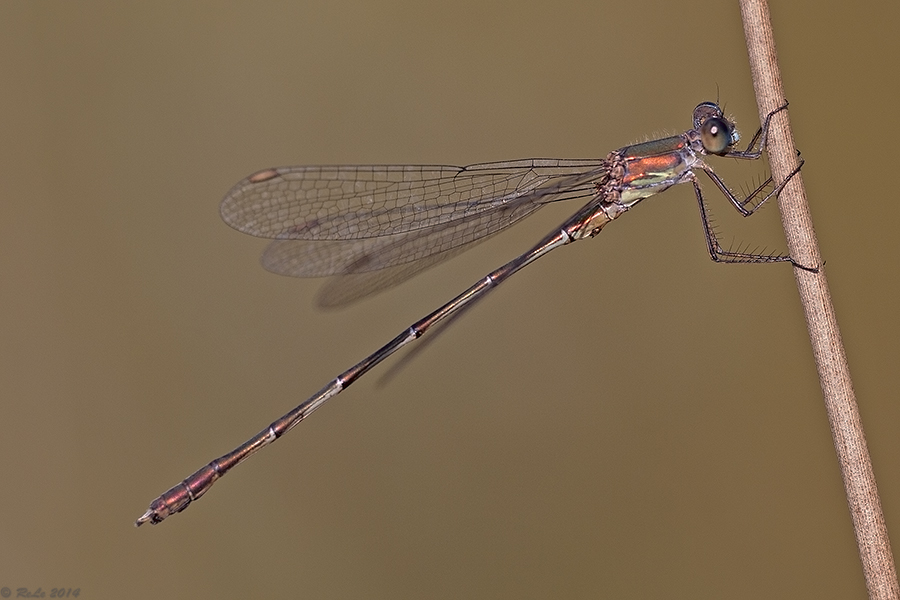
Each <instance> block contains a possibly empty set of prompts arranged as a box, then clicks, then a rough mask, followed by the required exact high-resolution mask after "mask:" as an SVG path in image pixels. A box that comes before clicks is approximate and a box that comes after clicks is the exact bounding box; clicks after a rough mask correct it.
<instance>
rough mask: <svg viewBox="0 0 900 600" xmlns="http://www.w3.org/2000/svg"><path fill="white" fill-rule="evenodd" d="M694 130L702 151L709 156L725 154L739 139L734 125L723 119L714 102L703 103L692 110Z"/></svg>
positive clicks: (719, 109)
mask: <svg viewBox="0 0 900 600" xmlns="http://www.w3.org/2000/svg"><path fill="white" fill-rule="evenodd" d="M694 130H695V131H697V132H698V133H699V134H700V141H701V143H702V144H703V149H704V150H706V151H707V152H708V153H710V154H725V153H726V152H728V150H729V149H730V148H731V147H732V146H734V145H735V144H737V143H738V140H740V139H741V136H740V134H739V133H738V131H737V129H736V128H735V126H734V123H732V122H731V121H729V120H728V119H726V118H725V116H724V115H723V114H722V109H721V108H719V105H718V104H716V103H714V102H703V103H701V104H698V105H697V108H695V109H694Z"/></svg>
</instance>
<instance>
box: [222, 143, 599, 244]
mask: <svg viewBox="0 0 900 600" xmlns="http://www.w3.org/2000/svg"><path fill="white" fill-rule="evenodd" d="M605 164H606V163H605V161H603V160H597V159H593V160H559V159H526V160H518V161H511V162H499V163H483V164H477V165H470V166H468V167H450V166H378V165H375V166H324V167H321V166H320V167H281V168H275V169H267V170H265V171H260V172H259V173H256V174H254V175H251V176H250V177H247V178H246V179H244V180H243V181H241V182H239V183H238V184H237V185H235V186H234V187H233V188H232V189H231V191H229V192H228V194H227V195H226V196H225V199H224V200H223V201H222V205H221V213H222V218H223V219H224V220H225V222H226V223H228V224H229V225H230V226H232V227H234V228H235V229H237V230H239V231H242V232H244V233H248V234H251V235H255V236H259V237H267V238H275V239H288V240H358V239H364V238H372V237H380V236H386V235H387V236H391V235H395V234H402V233H406V232H410V231H413V230H417V229H431V228H435V227H439V226H442V225H444V224H446V223H449V222H452V221H458V220H468V219H471V218H472V217H474V216H476V215H478V214H481V213H485V212H493V211H497V210H500V209H501V208H503V207H505V206H509V205H510V204H521V203H534V204H543V203H546V202H551V201H555V200H562V199H568V198H575V197H582V196H585V195H588V194H590V193H592V192H593V190H594V182H595V181H596V180H597V179H599V178H600V177H601V176H602V174H603V173H604V172H605Z"/></svg>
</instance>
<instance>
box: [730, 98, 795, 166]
mask: <svg viewBox="0 0 900 600" xmlns="http://www.w3.org/2000/svg"><path fill="white" fill-rule="evenodd" d="M787 107H788V103H787V101H785V103H784V104H782V105H781V106H779V107H778V108H776V109H775V110H773V111H772V112H770V113H769V114H767V115H766V120H765V121H763V124H762V127H760V128H759V129H758V130H757V131H756V135H754V136H753V139H751V140H750V143H749V144H748V145H747V149H746V150H732V151H731V152H729V153H728V154H724V155H723V156H729V157H731V158H741V159H745V160H756V159H757V158H759V157H760V156H761V155H762V153H763V150H765V149H766V140H767V139H768V137H769V123H771V121H772V117H774V116H775V114H776V113H779V112H781V111H783V110H785V109H786V108H787ZM757 141H759V147H758V148H756V149H755V150H754V149H753V147H754V146H755V145H756V142H757Z"/></svg>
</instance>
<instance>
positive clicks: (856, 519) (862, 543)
mask: <svg viewBox="0 0 900 600" xmlns="http://www.w3.org/2000/svg"><path fill="white" fill-rule="evenodd" d="M740 3H741V13H742V15H743V20H744V35H745V36H746V38H747V48H748V50H749V54H750V67H751V71H752V73H753V85H754V87H755V89H756V99H757V103H758V105H759V114H760V115H761V116H765V115H766V114H768V113H769V112H771V111H772V110H774V109H775V108H777V107H779V106H780V105H782V104H783V103H784V91H783V88H782V83H781V75H780V73H779V71H778V64H777V58H776V55H775V42H774V40H773V36H772V25H771V21H770V19H769V8H768V5H767V3H766V0H741V2H740ZM768 150H769V160H770V162H771V165H772V174H773V176H774V178H775V181H781V180H783V178H784V177H786V176H787V175H788V173H790V171H791V169H793V168H794V166H795V165H796V164H797V162H796V161H797V155H796V150H795V148H794V141H793V136H792V134H791V130H790V120H789V111H782V112H780V113H778V114H777V115H776V116H775V117H774V118H773V119H772V129H771V131H770V136H769V143H768ZM779 207H780V209H781V219H782V224H783V225H784V232H785V236H786V237H787V244H788V249H789V252H790V254H791V257H793V259H794V260H795V261H796V262H797V263H799V264H801V265H805V266H821V258H820V255H819V248H818V243H817V241H816V237H815V232H814V231H813V227H812V219H811V217H810V214H809V205H808V203H807V200H806V191H805V189H804V187H803V175H802V172H801V173H799V174H798V175H797V176H795V177H793V178H792V179H791V180H790V182H789V183H788V185H787V186H786V187H785V188H784V191H782V193H781V196H780V198H779ZM794 275H795V277H796V280H797V287H798V289H799V291H800V299H801V302H802V303H803V310H804V312H805V313H806V324H807V327H808V329H809V337H810V340H811V342H812V347H813V355H814V357H815V361H816V368H817V370H818V372H819V381H820V383H821V385H822V392H823V394H824V397H825V408H826V410H827V412H828V420H829V422H830V423H831V434H832V437H833V439H834V447H835V450H836V452H837V456H838V461H839V463H840V468H841V476H842V477H843V479H844V489H845V491H846V494H847V503H848V504H849V507H850V515H851V517H852V519H853V529H854V531H855V532H856V542H857V545H858V546H859V555H860V559H861V560H862V566H863V574H864V576H865V580H866V588H867V589H868V592H869V598H872V599H878V600H882V599H888V598H890V599H898V598H900V588H898V585H897V573H896V570H895V568H894V558H893V555H892V554H891V544H890V540H889V539H888V534H887V528H886V527H885V523H884V514H883V513H882V510H881V501H880V499H879V498H878V489H877V487H876V486H875V474H874V472H873V471H872V463H871V460H870V459H869V451H868V448H867V447H866V436H865V433H864V432H863V428H862V423H861V421H860V417H859V408H858V406H857V404H856V396H855V395H854V393H853V383H852V382H851V380H850V370H849V368H848V366H847V357H846V355H845V354H844V346H843V343H842V342H841V334H840V331H839V329H838V324H837V319H836V318H835V314H834V306H833V305H832V303H831V295H830V292H829V290H828V282H827V280H826V278H825V270H824V268H820V269H819V272H818V273H812V272H809V271H804V270H803V269H798V268H795V269H794Z"/></svg>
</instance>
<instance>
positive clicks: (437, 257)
mask: <svg viewBox="0 0 900 600" xmlns="http://www.w3.org/2000/svg"><path fill="white" fill-rule="evenodd" d="M542 206H543V204H534V203H524V204H523V203H517V204H511V205H508V206H505V207H502V208H500V209H499V210H495V211H492V212H487V213H483V214H480V215H475V216H473V217H470V218H468V219H461V220H458V221H453V222H450V223H445V224H443V225H441V226H437V227H432V228H430V229H417V230H413V231H410V232H407V233H399V234H393V235H390V236H382V237H378V238H362V239H359V240H329V241H315V240H276V241H274V242H272V243H271V244H269V247H268V248H266V251H265V253H263V257H262V264H263V266H264V267H265V268H266V269H268V270H269V271H272V272H274V273H279V274H282V275H291V276H294V277H324V276H328V275H341V277H336V278H334V279H332V280H331V281H329V282H328V284H326V285H325V287H324V288H323V289H322V290H321V292H320V293H319V297H318V303H319V305H320V306H327V307H334V306H341V305H344V304H347V303H349V302H353V301H355V300H358V299H360V298H362V297H365V296H368V295H370V294H374V293H376V292H379V291H381V290H384V289H387V288H389V287H392V286H394V285H397V284H399V283H401V282H403V281H406V280H407V279H409V278H410V277H412V276H414V275H416V274H418V273H420V272H422V271H424V270H425V269H428V268H430V267H433V266H434V265H437V264H438V263H440V262H443V261H445V260H447V259H449V258H451V257H453V256H456V255H457V254H459V253H461V252H463V251H465V250H468V249H469V248H471V247H472V246H474V245H475V244H478V243H479V242H482V241H484V240H486V239H488V238H489V237H491V236H493V235H494V234H495V233H498V232H500V231H502V230H504V229H506V228H507V227H509V226H510V225H512V224H513V223H515V222H516V221H519V220H520V219H523V218H525V217H527V216H528V215H530V214H532V213H533V212H534V211H536V210H537V209H539V208H541V207H542Z"/></svg>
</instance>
